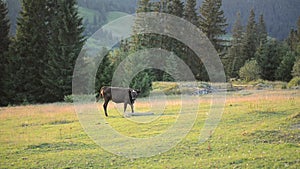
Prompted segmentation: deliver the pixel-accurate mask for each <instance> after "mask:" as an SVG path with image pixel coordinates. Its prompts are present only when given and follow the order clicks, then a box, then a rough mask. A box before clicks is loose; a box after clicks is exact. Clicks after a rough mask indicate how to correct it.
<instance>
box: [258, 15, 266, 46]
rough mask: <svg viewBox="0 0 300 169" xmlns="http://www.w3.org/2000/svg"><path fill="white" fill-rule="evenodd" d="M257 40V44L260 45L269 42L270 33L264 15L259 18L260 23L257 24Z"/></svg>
mask: <svg viewBox="0 0 300 169" xmlns="http://www.w3.org/2000/svg"><path fill="white" fill-rule="evenodd" d="M257 38H258V39H257V42H258V43H260V44H261V43H266V42H267V38H268V32H267V27H266V23H265V20H264V15H263V14H261V15H260V16H259V22H258V24H257Z"/></svg>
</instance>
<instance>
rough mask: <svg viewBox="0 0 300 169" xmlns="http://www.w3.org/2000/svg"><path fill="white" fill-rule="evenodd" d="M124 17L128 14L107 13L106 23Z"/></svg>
mask: <svg viewBox="0 0 300 169" xmlns="http://www.w3.org/2000/svg"><path fill="white" fill-rule="evenodd" d="M126 15H128V14H127V13H124V12H118V11H114V12H108V13H107V21H108V22H111V21H113V20H115V19H118V18H120V17H123V16H126Z"/></svg>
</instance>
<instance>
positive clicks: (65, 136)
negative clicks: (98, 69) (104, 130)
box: [0, 90, 300, 168]
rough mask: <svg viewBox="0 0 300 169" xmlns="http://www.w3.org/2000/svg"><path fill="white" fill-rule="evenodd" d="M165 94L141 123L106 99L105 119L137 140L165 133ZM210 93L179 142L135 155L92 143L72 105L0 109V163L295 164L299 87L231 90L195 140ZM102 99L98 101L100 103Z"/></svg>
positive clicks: (169, 111) (299, 163) (173, 105)
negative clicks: (210, 126)
mask: <svg viewBox="0 0 300 169" xmlns="http://www.w3.org/2000/svg"><path fill="white" fill-rule="evenodd" d="M167 98H168V100H169V102H168V104H167V106H166V109H165V110H166V111H165V113H164V115H163V116H161V117H159V118H157V119H154V120H153V122H151V123H145V124H141V123H135V122H132V121H128V120H126V118H123V117H122V116H121V115H120V114H119V113H118V112H117V110H116V109H114V108H113V107H114V106H113V104H112V103H110V104H109V115H110V116H109V117H108V118H106V120H107V123H108V124H110V125H111V126H112V127H114V129H116V130H117V131H119V132H120V133H123V134H124V135H128V136H131V137H136V138H145V137H148V136H154V135H157V134H159V133H163V132H164V131H165V130H166V129H167V128H168V127H170V126H172V124H173V123H174V122H175V120H176V117H177V115H178V113H177V112H178V110H180V104H179V103H180V101H179V100H178V99H176V97H174V96H167ZM209 98H210V97H209V95H208V96H201V97H200V103H201V106H200V110H199V112H198V117H197V120H196V122H195V124H194V126H193V128H192V129H191V131H190V132H189V134H188V135H187V136H186V137H185V138H184V139H183V140H182V142H180V143H179V144H177V145H176V146H175V147H174V148H172V149H171V150H169V151H168V152H165V153H162V154H159V155H156V156H153V157H150V158H138V159H128V158H125V157H122V156H117V155H114V154H111V153H109V152H106V151H105V150H103V149H102V148H101V147H100V146H98V145H97V144H95V143H94V142H93V140H91V138H90V137H89V136H88V135H87V134H86V133H85V132H84V130H83V129H82V127H81V124H80V122H79V120H78V117H77V115H76V113H75V110H74V107H73V105H72V104H64V103H57V104H46V105H31V106H20V107H8V108H1V109H0V133H1V134H0V144H1V146H0V168H285V167H289V168H299V167H300V156H299V154H300V129H299V128H298V127H297V126H299V125H298V124H299V123H300V107H299V103H300V93H299V91H292V90H270V91H255V90H252V91H247V94H245V95H244V94H241V92H230V93H228V96H227V100H226V107H225V111H224V113H223V117H222V120H221V121H220V123H219V125H218V127H217V129H216V130H215V132H214V133H213V135H212V136H211V137H210V139H209V140H208V141H207V142H205V143H203V144H199V143H198V139H199V132H200V130H201V128H202V127H203V124H204V121H205V119H206V117H207V115H206V113H207V112H208V110H209V107H210V99H209ZM101 104H102V103H99V104H98V105H97V106H98V107H99V109H101V107H102V105H101ZM136 110H137V111H139V112H144V111H149V110H150V108H149V103H148V102H147V99H139V100H137V103H136ZM100 111H101V112H100V113H101V114H102V115H103V111H102V109H101V110H100ZM134 118H135V119H138V118H141V117H133V120H135V119H134ZM99 125H101V124H99ZM295 126H296V127H295Z"/></svg>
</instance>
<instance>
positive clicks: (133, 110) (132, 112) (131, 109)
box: [130, 104, 134, 113]
mask: <svg viewBox="0 0 300 169" xmlns="http://www.w3.org/2000/svg"><path fill="white" fill-rule="evenodd" d="M130 106H131V112H132V113H134V110H133V104H130Z"/></svg>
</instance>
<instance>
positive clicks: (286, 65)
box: [276, 51, 296, 82]
mask: <svg viewBox="0 0 300 169" xmlns="http://www.w3.org/2000/svg"><path fill="white" fill-rule="evenodd" d="M295 61H296V56H295V53H294V52H292V51H287V52H286V54H285V55H284V56H283V58H282V61H281V63H280V65H279V67H278V68H277V70H276V79H277V80H281V81H286V82H289V81H290V80H291V79H292V78H293V76H292V70H293V66H294V63H295Z"/></svg>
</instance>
